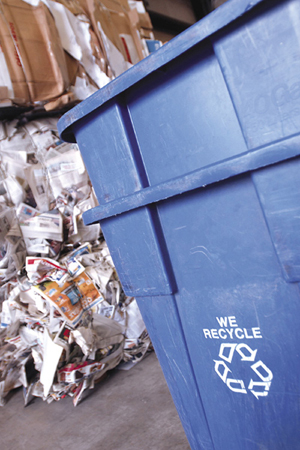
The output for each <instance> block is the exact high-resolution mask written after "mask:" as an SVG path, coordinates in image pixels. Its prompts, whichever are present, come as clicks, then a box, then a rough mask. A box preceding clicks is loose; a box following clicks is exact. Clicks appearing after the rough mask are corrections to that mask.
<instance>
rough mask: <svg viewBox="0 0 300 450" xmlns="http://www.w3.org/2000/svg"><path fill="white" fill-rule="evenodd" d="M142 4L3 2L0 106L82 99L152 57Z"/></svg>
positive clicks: (114, 0) (110, 0)
mask: <svg viewBox="0 0 300 450" xmlns="http://www.w3.org/2000/svg"><path fill="white" fill-rule="evenodd" d="M147 40H154V36H153V33H152V24H151V20H150V17H149V15H148V14H147V12H146V11H145V8H144V5H143V2H142V1H135V0H101V1H100V0H56V1H52V0H47V1H39V0H26V1H25V0H3V1H1V4H0V107H1V106H2V107H5V106H7V105H11V104H16V105H38V104H39V105H46V109H48V110H52V109H57V108H59V107H60V106H61V105H62V104H66V103H70V102H72V101H74V100H75V101H80V100H83V99H84V98H86V97H87V96H88V95H90V94H91V93H93V92H95V91H96V90H97V89H99V88H101V87H103V86H104V85H105V84H107V83H108V82H109V81H110V80H111V79H113V78H114V77H116V76H118V75H120V74H121V73H122V72H124V71H125V70H127V69H128V68H129V67H131V65H132V64H136V63H137V62H138V61H140V60H141V59H143V58H144V57H145V56H148V54H149V50H148V47H147V45H146V41H147Z"/></svg>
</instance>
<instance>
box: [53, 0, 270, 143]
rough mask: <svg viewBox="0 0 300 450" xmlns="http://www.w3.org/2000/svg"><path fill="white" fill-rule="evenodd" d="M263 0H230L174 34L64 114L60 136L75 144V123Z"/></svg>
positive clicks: (60, 121)
mask: <svg viewBox="0 0 300 450" xmlns="http://www.w3.org/2000/svg"><path fill="white" fill-rule="evenodd" d="M263 1H265V0H229V1H228V2H226V3H225V4H223V5H222V6H220V7H219V8H217V9H216V10H215V11H213V12H211V13H210V14H208V15H207V16H205V17H204V18H203V19H201V20H200V21H198V22H197V23H195V24H194V25H192V26H191V27H189V28H188V29H187V30H185V31H183V32H182V33H180V34H179V35H178V36H176V37H174V38H173V39H172V40H171V41H169V42H168V43H167V44H165V45H163V46H162V47H160V49H158V50H157V51H156V52H154V53H152V54H151V55H149V56H148V57H147V58H145V59H143V60H142V61H140V62H139V63H137V64H135V65H134V66H133V67H131V68H130V69H128V70H126V71H125V72H124V73H122V74H121V75H120V76H118V77H117V78H116V79H114V80H112V81H111V82H109V83H108V84H107V85H106V86H104V87H103V88H101V89H99V90H98V91H97V92H95V93H94V94H93V95H91V96H90V97H88V98H87V99H85V100H84V101H83V102H82V103H80V104H79V105H77V106H75V107H74V108H72V109H71V110H70V111H68V112H67V113H66V114H64V115H63V117H62V118H61V119H60V120H59V121H58V125H57V127H58V131H59V134H60V136H61V138H62V139H63V140H64V141H66V142H71V143H76V138H75V136H74V133H73V130H72V127H73V125H74V124H75V123H76V122H78V121H79V120H80V119H82V118H84V117H85V116H86V115H88V114H90V113H91V112H93V111H95V110H96V109H97V108H99V107H100V106H102V105H103V104H105V103H106V102H108V101H109V100H111V99H112V98H114V97H116V96H117V95H119V94H121V93H122V92H124V91H125V90H127V89H128V88H130V87H131V86H133V85H134V84H136V83H137V82H139V81H141V80H142V79H143V78H145V77H146V76H148V75H150V74H151V73H152V72H154V71H155V70H157V69H159V68H160V67H162V66H164V65H165V64H167V63H169V62H170V61H172V60H173V59H175V58H176V57H178V56H180V55H182V54H183V53H185V52H186V51H188V50H189V49H191V48H192V47H194V46H195V45H197V44H198V43H200V42H201V41H203V40H204V39H206V38H207V37H208V36H211V35H212V34H214V33H215V32H217V31H219V30H221V29H222V28H224V27H225V26H226V25H228V24H229V23H231V22H232V21H234V20H235V19H237V18H238V17H240V16H242V15H243V14H244V13H246V12H247V11H249V10H250V9H252V8H253V7H254V6H256V5H257V4H258V3H261V2H263Z"/></svg>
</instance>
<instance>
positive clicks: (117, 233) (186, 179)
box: [59, 0, 300, 450]
mask: <svg viewBox="0 0 300 450" xmlns="http://www.w3.org/2000/svg"><path fill="white" fill-rule="evenodd" d="M299 30H300V2H299V0H286V1H283V0H264V1H259V0H253V1H250V0H229V1H228V2H227V3H225V4H224V5H223V6H221V7H220V8H218V9H217V10H216V11H214V12H213V13H211V14H210V15H208V16H207V17H205V18H204V19H203V20H202V21H200V22H198V23H197V24H195V25H194V26H192V27H191V28H189V29H188V30H186V31H185V32H184V33H182V34H181V35H179V36H178V37H176V38H175V39H173V40H172V41H170V43H168V44H167V45H165V46H163V47H162V48H160V49H159V50H158V51H156V52H155V53H153V54H152V55H151V56H149V57H148V58H146V59H145V60H143V61H142V62H140V63H139V64H137V65H136V66H134V67H133V68H132V69H130V70H128V71H127V72H126V73H124V74H122V75H121V76H120V77H118V78H117V79H116V80H114V81H113V82H111V83H109V85H107V86H106V87H105V88H103V89H101V90H99V91H98V92H97V93H96V94H94V95H93V96H91V97H90V98H89V99H87V100H86V101H84V102H83V103H81V104H80V105H78V106H77V107H76V108H74V109H73V110H71V111H70V112H69V113H67V114H66V115H65V116H64V117H63V118H62V119H61V120H60V122H59V130H60V133H61V136H62V137H63V138H64V139H65V140H68V141H71V142H74V141H76V142H77V143H78V145H79V148H80V151H81V153H82V156H83V159H84V161H85V164H86V167H87V170H88V172H89V175H90V178H91V181H92V184H93V186H94V189H95V192H96V195H97V197H98V200H99V205H100V206H99V207H97V208H94V209H93V210H90V211H88V212H86V213H85V215H84V218H85V221H86V223H93V222H97V221H99V220H100V221H101V222H100V223H101V227H102V230H103V233H104V236H105V239H106V241H107V243H108V246H109V249H110V252H111V254H112V257H113V260H114V263H115V265H116V268H117V271H118V274H119V277H120V280H121V282H122V284H123V287H124V289H125V292H126V293H127V294H128V295H133V296H135V297H136V298H137V300H138V304H139V307H140V309H141V312H142V315H143V317H144V320H145V323H146V326H147V328H148V331H149V333H150V336H151V338H152V340H153V343H154V346H155V349H156V352H157V355H158V357H159V360H160V363H161V366H162V369H163V371H164V374H165V377H166V380H167V382H168V385H169V388H170V391H171V393H172V396H173V399H174V402H175V404H176V407H177V410H178V413H179V416H180V418H181V421H182V423H183V426H184V428H185V432H186V434H187V437H188V439H189V442H190V445H191V447H192V448H193V449H205V450H213V449H214V450H224V449H225V450H227V449H228V450H229V449H230V450H241V449H245V450H269V449H272V450H281V449H287V450H291V449H293V450H294V449H300V427H299V423H300V401H299V400H300V382H299V375H300V359H299V358H300V357H299V354H300V350H299V348H300V345H299V343H300V291H299V282H300V232H299V231H300V177H299V170H300V156H299V155H300V78H299V74H300V31H299Z"/></svg>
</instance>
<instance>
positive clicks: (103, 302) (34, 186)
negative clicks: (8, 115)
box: [0, 118, 152, 406]
mask: <svg viewBox="0 0 300 450" xmlns="http://www.w3.org/2000/svg"><path fill="white" fill-rule="evenodd" d="M56 122H57V120H56V119H53V118H51V119H49V118H48V119H40V120H35V121H32V122H27V123H24V124H23V125H18V124H17V122H0V157H1V159H0V168H1V170H0V305H1V325H0V405H4V404H5V402H6V398H7V397H6V396H7V394H8V392H9V391H11V390H12V389H15V388H17V387H20V386H23V391H24V401H25V405H28V404H29V403H30V401H31V400H32V399H33V398H34V397H41V398H42V399H43V400H46V401H47V402H49V403H50V402H51V401H53V400H60V399H61V398H64V397H65V396H66V395H70V396H72V397H73V403H74V405H75V406H76V405H77V404H78V403H79V402H80V400H81V399H82V396H83V394H84V392H85V391H86V389H91V388H92V387H93V386H94V383H95V382H96V381H99V380H101V378H102V377H103V376H104V374H105V373H106V372H107V371H108V370H110V369H113V368H114V367H116V366H117V365H119V363H120V362H121V361H123V364H124V363H125V362H129V363H130V364H132V363H137V362H138V361H140V360H141V359H142V358H143V357H144V356H145V354H146V353H147V351H148V350H150V349H152V347H151V342H150V339H149V336H148V334H147V331H146V329H145V325H144V322H143V320H142V317H141V315H140V312H139V309H138V307H137V303H136V300H135V299H134V298H129V297H127V296H126V295H125V294H124V292H123V290H122V287H121V285H120V282H119V280H118V277H117V274H116V271H115V268H114V265H113V262H112V259H111V256H110V254H109V251H108V248H107V245H106V242H105V240H104V238H103V236H102V234H101V229H100V225H93V226H91V227H86V226H84V224H83V222H82V219H81V215H82V213H83V212H84V211H85V210H87V209H89V208H92V207H94V206H96V204H97V202H96V199H95V195H94V192H93V189H92V187H91V184H90V182H89V179H88V175H87V173H86V170H85V167H84V165H83V162H82V159H81V156H80V152H79V150H78V149H77V147H76V146H75V145H73V144H65V143H62V142H61V141H59V139H58V135H57V130H56Z"/></svg>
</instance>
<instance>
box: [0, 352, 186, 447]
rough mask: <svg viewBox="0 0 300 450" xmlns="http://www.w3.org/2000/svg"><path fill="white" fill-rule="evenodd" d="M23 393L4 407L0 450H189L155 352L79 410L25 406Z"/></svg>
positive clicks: (67, 405)
mask: <svg viewBox="0 0 300 450" xmlns="http://www.w3.org/2000/svg"><path fill="white" fill-rule="evenodd" d="M23 404H24V403H23V394H22V390H21V389H17V390H15V391H14V392H13V395H12V397H11V398H10V399H9V401H8V402H7V404H6V405H5V406H4V407H3V408H1V409H0V436H1V438H0V442H1V450H20V449H25V448H26V449H28V448H30V450H48V449H51V450H52V449H55V450H60V449H61V450H66V449H71V450H79V449H80V450H92V449H93V450H98V449H99V450H100V449H103V450H169V449H172V450H189V449H190V447H189V444H188V441H187V439H186V437H185V434H184V431H183V428H182V425H181V423H180V421H179V418H178V414H177V411H176V409H175V406H174V404H173V401H172V398H171V395H170V393H169V390H168V387H167V384H166V382H165V379H164V377H163V374H162V371H161V368H160V366H159V363H158V360H157V357H156V355H155V353H154V352H153V353H151V354H150V355H149V356H147V357H146V358H145V359H144V360H143V361H141V362H140V363H139V364H137V365H136V366H135V367H133V368H132V369H131V370H127V371H125V370H118V369H114V370H112V371H110V372H108V376H107V377H106V379H104V380H103V381H102V382H100V383H98V384H97V385H96V386H95V389H94V390H90V391H88V396H86V397H85V398H84V399H83V401H82V402H81V403H80V404H79V405H78V406H77V407H76V408H74V406H73V403H72V399H71V398H70V397H66V398H65V399H63V400H61V401H59V402H52V403H51V404H50V405H48V404H47V403H46V402H43V401H42V400H41V399H40V398H36V399H35V400H34V402H33V403H31V404H30V405H29V406H27V407H26V408H24V406H23Z"/></svg>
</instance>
